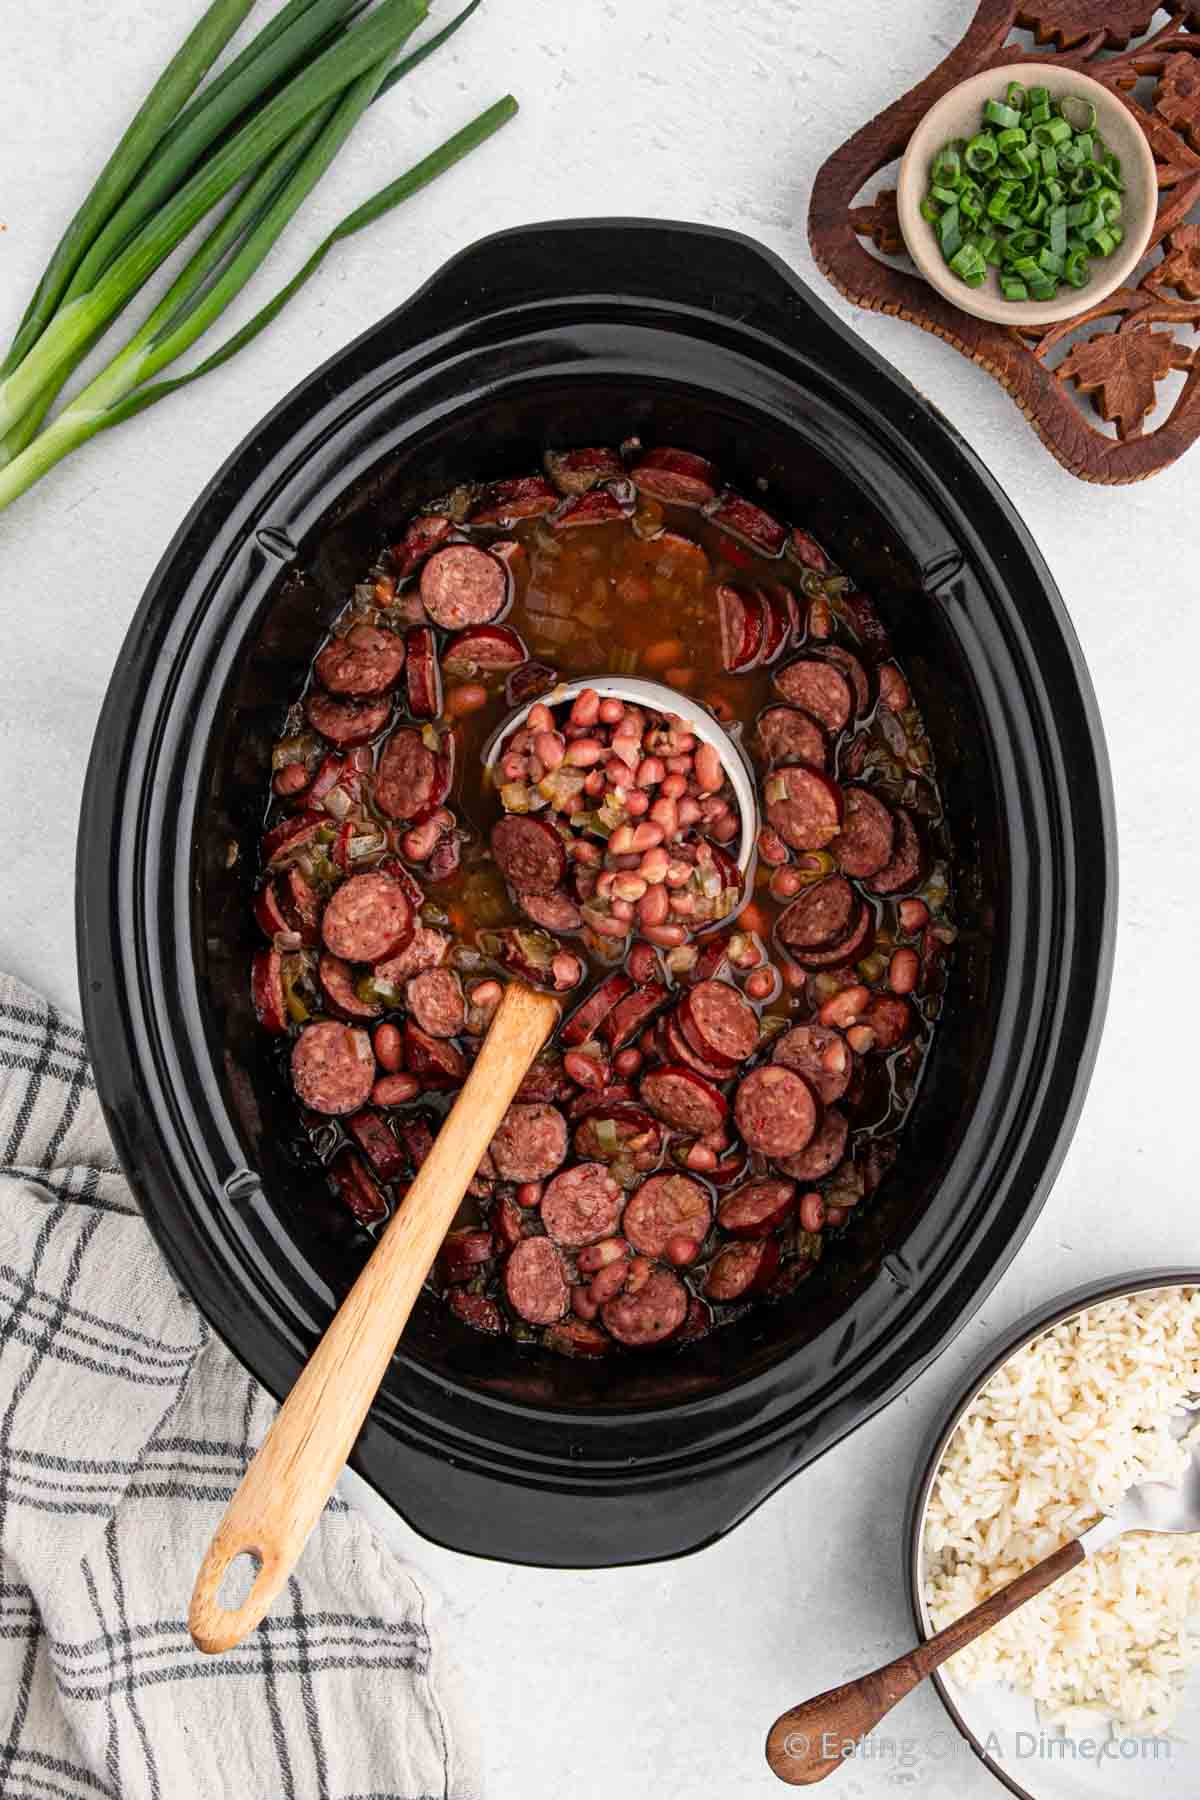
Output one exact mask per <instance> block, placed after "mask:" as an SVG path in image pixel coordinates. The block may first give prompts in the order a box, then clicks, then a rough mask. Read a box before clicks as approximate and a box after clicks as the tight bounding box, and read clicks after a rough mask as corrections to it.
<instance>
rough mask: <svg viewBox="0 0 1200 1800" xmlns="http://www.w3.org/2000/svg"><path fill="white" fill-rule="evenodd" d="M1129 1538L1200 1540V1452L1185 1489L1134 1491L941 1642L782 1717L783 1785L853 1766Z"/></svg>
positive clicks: (775, 1745) (776, 1737) (773, 1754)
mask: <svg viewBox="0 0 1200 1800" xmlns="http://www.w3.org/2000/svg"><path fill="white" fill-rule="evenodd" d="M1127 1531H1159V1532H1183V1531H1188V1532H1190V1531H1197V1532H1200V1447H1197V1449H1196V1451H1195V1452H1194V1453H1193V1456H1192V1460H1191V1462H1190V1463H1189V1464H1188V1467H1187V1469H1186V1471H1185V1473H1184V1477H1183V1480H1182V1481H1181V1483H1180V1485H1179V1486H1178V1487H1169V1486H1168V1485H1167V1484H1166V1482H1162V1481H1143V1482H1141V1483H1140V1484H1139V1485H1138V1486H1137V1487H1132V1488H1130V1490H1129V1492H1128V1493H1127V1494H1126V1495H1125V1497H1124V1499H1123V1500H1122V1501H1121V1503H1120V1505H1119V1506H1118V1507H1117V1509H1116V1511H1115V1512H1113V1513H1110V1514H1107V1515H1106V1516H1105V1517H1104V1518H1102V1519H1101V1520H1100V1521H1099V1523H1098V1524H1096V1525H1093V1526H1092V1527H1091V1529H1090V1530H1088V1531H1085V1532H1084V1533H1083V1534H1082V1536H1080V1537H1077V1538H1072V1539H1071V1541H1070V1542H1069V1543H1066V1544H1064V1545H1063V1546H1062V1548H1061V1549H1060V1550H1056V1551H1055V1552H1054V1554H1053V1556H1048V1557H1047V1558H1046V1559H1045V1561H1044V1562H1040V1563H1035V1564H1034V1566H1033V1568H1032V1569H1027V1570H1026V1572H1025V1574H1024V1575H1019V1576H1018V1577H1017V1579H1016V1580H1015V1581H1012V1582H1010V1583H1009V1585H1008V1586H1007V1587H1003V1588H1001V1589H1000V1590H999V1592H998V1593H995V1594H992V1595H991V1596H990V1597H989V1598H988V1599H987V1600H984V1601H983V1602H982V1603H981V1604H980V1605H979V1606H976V1607H973V1608H972V1609H971V1611H970V1612H969V1613H964V1614H963V1616H962V1618H961V1619H955V1621H954V1623H953V1624H952V1625H947V1626H946V1628H945V1630H944V1631H939V1632H938V1633H937V1635H936V1637H931V1638H928V1639H927V1640H926V1642H925V1643H923V1644H920V1645H918V1647H917V1648H916V1649H915V1650H910V1651H909V1652H908V1653H907V1655H905V1656H900V1657H897V1658H896V1660H895V1662H890V1663H886V1664H885V1665H884V1667H883V1668H882V1669H875V1670H873V1671H872V1672H871V1674H869V1675H860V1676H859V1678H858V1680H857V1681H847V1682H844V1683H843V1685H842V1686H841V1687H836V1688H830V1689H829V1690H828V1692H827V1693H824V1694H818V1695H817V1697H816V1699H815V1700H805V1701H804V1702H803V1703H802V1704H801V1705H799V1706H793V1707H791V1708H790V1709H789V1711H787V1712H785V1713H783V1714H781V1716H780V1717H779V1718H778V1719H776V1721H775V1723H774V1725H772V1727H771V1729H770V1731H769V1732H768V1734H767V1761H768V1763H769V1764H770V1765H771V1768H772V1770H773V1771H774V1773H775V1774H776V1775H778V1777H779V1779H780V1781H786V1782H788V1783H790V1785H791V1786H792V1787H808V1786H810V1785H811V1784H813V1783H814V1782H818V1781H824V1779H825V1777H826V1776H827V1775H832V1774H833V1772H834V1770H835V1769H838V1768H840V1767H841V1766H842V1764H843V1763H844V1762H846V1761H847V1760H848V1757H847V1755H846V1746H847V1745H849V1744H854V1743H857V1742H858V1740H859V1739H860V1738H861V1737H863V1736H864V1735H865V1734H866V1733H867V1732H869V1731H871V1730H872V1729H873V1728H874V1727H875V1726H876V1725H878V1723H879V1721H880V1719H882V1718H883V1717H884V1715H885V1714H886V1713H889V1712H890V1711H891V1710H892V1708H893V1706H895V1705H896V1703H897V1702H898V1701H900V1700H903V1699H904V1698H905V1696H906V1695H908V1694H911V1692H912V1690H913V1689H914V1688H915V1687H917V1686H918V1685H919V1684H920V1683H921V1682H922V1681H924V1679H925V1677H926V1676H927V1675H932V1674H933V1671H934V1670H935V1669H938V1668H940V1667H941V1665H942V1664H943V1663H944V1662H945V1661H946V1660H947V1658H948V1657H951V1656H953V1655H954V1653H955V1651H956V1650H961V1649H962V1648H963V1646H964V1645H965V1644H970V1643H973V1642H974V1641H975V1639H976V1638H977V1637H982V1635H983V1633H984V1632H985V1631H989V1630H990V1629H991V1627H992V1626H993V1625H998V1624H999V1623H1000V1621H1001V1619H1007V1618H1008V1616H1009V1614H1010V1613H1014V1612H1016V1610H1017V1608H1018V1607H1020V1606H1024V1604H1025V1602H1026V1601H1027V1600H1032V1599H1033V1598H1034V1597H1035V1595H1037V1594H1040V1593H1042V1592H1043V1590H1044V1589H1046V1588H1048V1587H1050V1586H1052V1585H1053V1583H1054V1582H1056V1581H1060V1580H1061V1579H1062V1577H1063V1576H1064V1575H1067V1574H1069V1573H1070V1571H1071V1570H1072V1569H1077V1568H1078V1567H1079V1565H1080V1563H1082V1562H1084V1561H1086V1559H1087V1558H1088V1557H1089V1556H1095V1555H1096V1553H1097V1552H1098V1551H1100V1550H1104V1549H1107V1547H1108V1545H1109V1544H1111V1543H1112V1542H1113V1541H1114V1540H1115V1539H1116V1538H1119V1537H1121V1536H1122V1535H1123V1534H1124V1533H1125V1532H1127Z"/></svg>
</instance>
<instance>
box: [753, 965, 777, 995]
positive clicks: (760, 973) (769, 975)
mask: <svg viewBox="0 0 1200 1800" xmlns="http://www.w3.org/2000/svg"><path fill="white" fill-rule="evenodd" d="M776 980H777V976H776V974H775V970H774V969H773V968H765V969H755V971H754V973H753V975H751V976H750V978H749V980H748V981H747V982H746V995H747V998H748V999H750V1000H769V999H770V998H771V995H772V994H773V993H774V992H775V983H776Z"/></svg>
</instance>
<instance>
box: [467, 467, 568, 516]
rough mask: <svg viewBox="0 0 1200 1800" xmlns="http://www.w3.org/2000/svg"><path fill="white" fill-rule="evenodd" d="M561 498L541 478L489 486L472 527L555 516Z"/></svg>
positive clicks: (517, 477) (512, 479)
mask: <svg viewBox="0 0 1200 1800" xmlns="http://www.w3.org/2000/svg"><path fill="white" fill-rule="evenodd" d="M557 505H558V495H557V494H556V493H555V491H554V489H553V488H552V487H551V486H550V483H549V482H548V481H547V480H545V478H544V477H543V476H541V475H515V476H509V477H507V478H506V479H505V480H503V481H492V482H489V483H488V485H487V487H486V488H484V490H483V493H482V495H481V496H480V499H479V502H478V504H477V505H476V506H475V507H474V509H473V510H472V512H471V519H470V522H471V524H472V525H506V524H507V523H508V522H509V521H510V520H511V519H533V518H537V517H538V515H539V514H541V513H548V512H553V511H554V508H555V507H556V506H557Z"/></svg>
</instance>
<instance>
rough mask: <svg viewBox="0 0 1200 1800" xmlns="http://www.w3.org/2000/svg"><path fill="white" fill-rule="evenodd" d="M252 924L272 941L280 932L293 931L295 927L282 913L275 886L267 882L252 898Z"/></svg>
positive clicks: (280, 899)
mask: <svg viewBox="0 0 1200 1800" xmlns="http://www.w3.org/2000/svg"><path fill="white" fill-rule="evenodd" d="M254 922H255V924H256V925H257V926H258V928H259V930H260V931H261V932H262V933H263V935H264V936H265V937H269V938H271V939H274V937H275V936H276V934H277V933H278V932H280V931H287V932H290V931H295V930H296V926H295V925H294V923H293V922H292V920H291V919H290V918H289V917H288V914H287V913H286V912H285V911H284V906H283V900H282V898H281V896H280V893H279V890H278V887H277V885H276V884H275V883H274V882H269V883H268V884H267V886H266V887H265V888H260V889H259V890H258V892H257V894H255V896H254Z"/></svg>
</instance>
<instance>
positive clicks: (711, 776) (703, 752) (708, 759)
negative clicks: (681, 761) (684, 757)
mask: <svg viewBox="0 0 1200 1800" xmlns="http://www.w3.org/2000/svg"><path fill="white" fill-rule="evenodd" d="M695 766H696V786H697V787H698V788H699V789H700V792H701V793H702V794H715V793H716V791H717V789H718V788H720V787H721V786H722V785H723V784H724V780H725V771H724V769H723V768H722V767H721V758H720V757H719V756H718V755H717V752H716V749H715V748H714V746H713V745H712V744H701V745H700V748H699V749H698V750H697V751H696V758H695Z"/></svg>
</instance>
